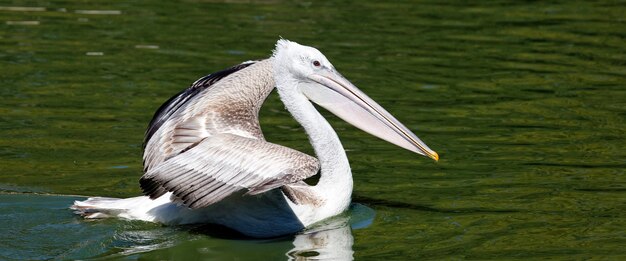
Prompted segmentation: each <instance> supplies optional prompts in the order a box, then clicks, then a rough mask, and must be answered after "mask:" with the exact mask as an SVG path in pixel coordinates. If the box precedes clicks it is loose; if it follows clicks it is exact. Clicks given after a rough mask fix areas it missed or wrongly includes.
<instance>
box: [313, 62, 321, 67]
mask: <svg viewBox="0 0 626 261" xmlns="http://www.w3.org/2000/svg"><path fill="white" fill-rule="evenodd" d="M320 65H321V64H320V62H319V61H313V66H315V67H320Z"/></svg>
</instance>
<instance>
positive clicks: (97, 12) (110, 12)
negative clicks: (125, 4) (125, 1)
mask: <svg viewBox="0 0 626 261" xmlns="http://www.w3.org/2000/svg"><path fill="white" fill-rule="evenodd" d="M74 12H75V13H77V14H90V15H120V14H122V11H120V10H76V11H74Z"/></svg>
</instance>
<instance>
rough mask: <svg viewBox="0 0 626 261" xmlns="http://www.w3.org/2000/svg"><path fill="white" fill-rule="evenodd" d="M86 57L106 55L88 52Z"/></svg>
mask: <svg viewBox="0 0 626 261" xmlns="http://www.w3.org/2000/svg"><path fill="white" fill-rule="evenodd" d="M86 55H89V56H102V55H104V53H103V52H87V53H86Z"/></svg>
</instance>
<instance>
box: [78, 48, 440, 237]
mask: <svg viewBox="0 0 626 261" xmlns="http://www.w3.org/2000/svg"><path fill="white" fill-rule="evenodd" d="M274 87H276V89H277V90H278V94H279V96H280V99H281V101H282V102H283V103H284V105H285V107H286V109H287V110H288V111H289V112H290V113H291V115H292V116H293V117H294V119H295V120H296V121H297V122H298V123H299V124H300V125H302V127H303V129H304V131H305V132H306V134H307V135H308V138H309V141H310V143H311V145H312V147H313V150H314V152H315V156H316V157H313V156H310V155H307V154H305V153H302V152H300V151H297V150H294V149H291V148H288V147H285V146H281V145H278V144H274V143H271V142H268V141H266V140H265V139H264V137H263V132H262V131H261V127H260V125H259V120H258V114H259V109H260V108H261V105H262V104H263V102H264V101H265V99H266V97H267V96H268V95H269V94H270V92H271V91H272V90H273V89H274ZM311 102H314V103H316V104H318V105H319V106H321V107H323V108H325V109H327V110H328V111H330V112H331V113H333V114H335V115H337V116H338V117H340V118H341V119H343V120H345V121H347V122H349V123H350V124H352V125H354V126H356V127H358V128H360V129H362V130H364V131H366V132H368V133H370V134H372V135H374V136H377V137H379V138H381V139H383V140H386V141H388V142H390V143H393V144H395V145H397V146H399V147H402V148H404V149H407V150H410V151H412V152H415V153H417V154H420V155H424V156H427V157H430V158H432V159H434V160H438V159H439V156H438V154H437V153H436V152H434V151H433V150H431V149H430V148H428V146H427V145H426V144H424V142H422V141H421V140H420V139H419V138H418V137H417V136H416V135H415V134H413V132H411V131H410V130H409V129H408V128H407V127H405V126H404V125H403V124H402V123H400V122H399V121H398V120H396V118H394V117H393V116H392V115H391V114H390V113H389V112H387V111H386V110H385V109H383V108H382V107H381V106H380V105H378V104H377V103H376V102H374V100H372V99H371V98H370V97H368V96H367V95H365V94H364V93H363V92H361V91H360V90H359V89H358V88H357V87H356V86H354V85H353V84H352V83H350V81H348V80H347V79H346V78H344V77H343V76H342V75H341V74H339V72H337V70H335V67H334V66H333V65H332V64H331V63H330V62H329V61H328V59H326V57H325V56H324V55H323V54H322V53H321V52H320V51H318V50H317V49H315V48H313V47H309V46H304V45H300V44H298V43H295V42H292V41H289V40H285V39H280V40H278V42H277V43H276V47H275V49H274V51H273V54H272V56H271V57H270V58H267V59H265V60H260V61H248V62H244V63H242V64H239V65H236V66H234V67H231V68H228V69H226V70H223V71H220V72H216V73H213V74H210V75H207V76H205V77H203V78H200V79H199V80H197V81H196V82H194V83H193V84H192V85H191V86H190V87H189V88H187V89H185V90H184V91H182V92H180V93H178V94H177V95H175V96H174V97H172V98H170V99H169V100H168V101H166V102H165V103H164V104H163V105H162V106H161V107H160V108H159V109H158V110H157V112H156V113H155V115H154V117H153V119H152V121H151V122H150V124H149V126H148V129H147V131H146V135H145V140H144V154H143V160H144V174H143V176H142V177H141V179H140V185H141V188H142V190H143V192H144V194H145V196H140V197H134V198H127V199H116V198H102V197H94V198H88V199H87V200H85V201H76V202H74V205H73V206H72V207H71V208H72V209H74V210H75V211H76V212H77V213H78V214H81V215H83V216H84V217H86V218H105V217H118V218H124V219H130V220H144V221H151V222H159V223H163V224H166V225H178V224H194V223H213V224H219V225H223V226H226V227H229V228H231V229H234V230H236V231H239V232H241V233H242V234H244V235H247V236H251V237H274V236H280V235H285V234H293V233H297V232H298V231H301V230H303V229H304V228H306V227H309V226H311V225H313V224H315V223H317V222H319V221H322V220H325V219H328V218H330V217H333V216H336V215H338V214H340V213H342V212H344V211H345V210H346V209H347V208H348V206H349V204H350V198H351V194H352V187H353V181H352V173H351V171H350V164H349V163H348V158H347V156H346V152H345V150H344V148H343V146H342V145H341V141H340V140H339V138H338V136H337V133H335V131H334V130H333V128H332V127H331V126H330V124H329V123H328V122H327V121H326V120H325V119H324V117H323V116H322V115H321V114H320V113H319V112H318V111H317V110H316V109H315V107H314V106H313V104H312V103H311ZM318 171H319V172H320V177H319V181H318V183H317V184H316V185H308V184H307V183H305V182H304V181H303V180H305V179H307V178H309V177H311V176H314V175H316V174H317V173H318Z"/></svg>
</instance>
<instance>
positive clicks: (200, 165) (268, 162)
mask: <svg viewBox="0 0 626 261" xmlns="http://www.w3.org/2000/svg"><path fill="white" fill-rule="evenodd" d="M318 170H319V161H318V160H317V159H316V158H314V157H312V156H309V155H307V154H304V153H302V152H299V151H296V150H293V149H290V148H287V147H284V146H281V145H277V144H273V143H269V142H266V141H263V140H258V139H251V138H245V137H241V136H237V135H233V134H219V135H215V136H210V137H207V138H204V139H203V140H201V141H199V142H197V143H196V144H194V145H193V146H192V147H191V148H189V149H187V150H185V151H183V152H181V153H180V154H178V155H176V156H173V157H171V158H169V159H167V160H166V161H164V162H162V163H160V164H159V165H157V166H156V167H154V168H152V169H150V170H149V171H148V172H146V173H145V174H144V175H143V177H142V178H141V180H140V184H141V187H142V189H143V191H144V193H145V194H146V195H149V196H150V197H151V198H156V197H159V196H161V195H163V194H165V193H166V192H167V191H171V192H172V193H173V194H174V196H175V197H176V198H177V200H178V201H180V202H182V203H183V204H184V205H185V206H187V207H189V208H193V209H196V208H202V207H206V206H208V205H211V204H213V203H215V202H218V201H220V200H222V199H224V198H225V197H228V196H229V195H231V194H233V193H235V192H237V191H240V190H247V192H246V194H250V195H255V194H259V193H263V192H265V191H268V190H271V189H274V188H278V187H282V186H284V185H286V184H292V183H296V182H298V181H301V180H304V179H306V178H308V177H310V176H313V175H315V174H316V173H317V171H318Z"/></svg>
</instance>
